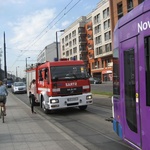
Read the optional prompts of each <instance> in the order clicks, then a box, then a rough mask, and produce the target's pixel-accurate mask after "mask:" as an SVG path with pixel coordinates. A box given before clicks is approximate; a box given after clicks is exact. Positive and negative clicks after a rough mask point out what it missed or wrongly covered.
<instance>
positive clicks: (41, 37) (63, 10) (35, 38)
mask: <svg viewBox="0 0 150 150" xmlns="http://www.w3.org/2000/svg"><path fill="white" fill-rule="evenodd" d="M72 1H73V0H71V1H70V2H69V4H68V5H67V6H66V7H65V8H64V9H63V10H62V11H61V12H60V13H59V14H58V15H57V16H56V17H55V18H54V19H53V20H52V21H51V22H50V23H49V24H48V26H49V25H50V24H51V23H52V22H54V20H55V19H56V18H57V17H58V16H59V15H60V14H61V13H62V12H63V11H64V10H65V9H66V8H67V7H68V6H69V5H70V4H71V2H72ZM80 1H81V0H78V1H77V2H76V3H75V4H74V5H73V6H72V7H71V8H70V9H69V10H68V11H67V12H66V13H64V14H63V16H62V17H61V18H60V19H59V20H57V21H56V22H55V24H57V23H58V22H59V21H60V20H61V19H62V18H63V17H64V16H65V15H66V14H67V13H68V12H70V11H71V10H72V9H73V8H74V7H75V6H76V5H77V4H78V3H79V2H80ZM55 24H53V26H54V25H55ZM48 26H47V27H46V28H45V29H47V28H48ZM53 26H52V27H53ZM52 27H51V28H49V29H48V30H47V31H45V33H44V34H43V35H42V36H41V37H39V36H40V35H41V34H42V33H43V32H44V30H45V29H44V30H43V31H42V32H41V33H40V34H39V35H38V36H37V37H36V38H38V37H39V38H38V39H37V40H36V38H35V40H36V41H35V40H34V43H33V42H32V43H31V44H29V45H28V46H27V47H31V46H33V45H34V44H35V43H36V42H37V41H38V40H39V39H41V38H42V37H43V36H44V35H45V34H46V33H47V32H48V31H49V30H50V29H52ZM26 49H27V48H26ZM27 51H28V50H27ZM25 52H26V51H25ZM25 52H22V54H20V55H19V56H18V58H20V57H21V56H22V55H23V54H24V53H25ZM18 58H17V59H16V61H15V62H14V63H13V65H14V64H15V63H16V62H17V60H18ZM13 65H12V67H13Z"/></svg>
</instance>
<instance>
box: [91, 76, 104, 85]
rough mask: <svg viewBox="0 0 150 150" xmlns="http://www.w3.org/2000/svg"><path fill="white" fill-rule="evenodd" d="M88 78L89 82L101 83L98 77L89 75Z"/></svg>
mask: <svg viewBox="0 0 150 150" xmlns="http://www.w3.org/2000/svg"><path fill="white" fill-rule="evenodd" d="M89 80H90V83H91V84H102V81H101V80H100V79H99V78H95V77H90V78H89Z"/></svg>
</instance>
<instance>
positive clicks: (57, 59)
mask: <svg viewBox="0 0 150 150" xmlns="http://www.w3.org/2000/svg"><path fill="white" fill-rule="evenodd" d="M64 31H65V30H59V31H56V53H57V60H58V59H59V54H58V37H57V32H64Z"/></svg>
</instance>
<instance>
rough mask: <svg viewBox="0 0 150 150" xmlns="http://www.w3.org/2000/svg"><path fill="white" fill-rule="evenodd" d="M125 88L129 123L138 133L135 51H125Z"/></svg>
mask: <svg viewBox="0 0 150 150" xmlns="http://www.w3.org/2000/svg"><path fill="white" fill-rule="evenodd" d="M124 86H125V87H124V89H125V107H126V119H127V123H128V126H129V128H130V129H131V130H132V131H134V132H136V133H137V117H136V99H135V55H134V49H128V50H126V51H124Z"/></svg>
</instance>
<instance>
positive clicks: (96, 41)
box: [95, 35, 102, 44]
mask: <svg viewBox="0 0 150 150" xmlns="http://www.w3.org/2000/svg"><path fill="white" fill-rule="evenodd" d="M101 43H102V37H101V35H100V36H98V37H96V38H95V44H101Z"/></svg>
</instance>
